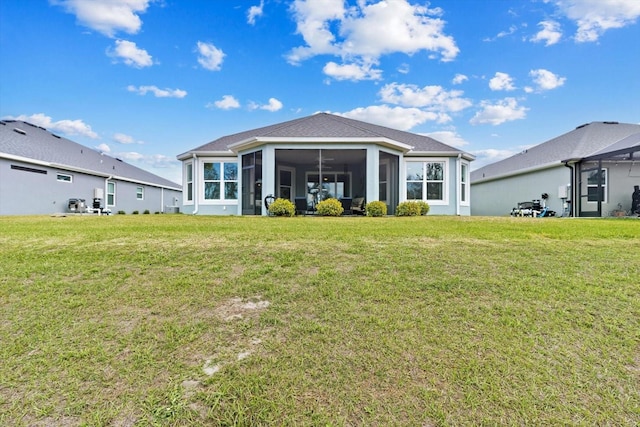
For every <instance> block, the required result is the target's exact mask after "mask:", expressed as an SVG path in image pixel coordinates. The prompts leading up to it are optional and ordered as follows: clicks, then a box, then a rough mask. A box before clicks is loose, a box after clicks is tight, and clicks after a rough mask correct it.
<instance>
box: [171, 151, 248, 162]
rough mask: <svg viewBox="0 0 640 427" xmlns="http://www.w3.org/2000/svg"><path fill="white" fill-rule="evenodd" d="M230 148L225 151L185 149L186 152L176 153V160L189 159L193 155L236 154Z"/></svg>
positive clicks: (228, 155) (215, 155)
mask: <svg viewBox="0 0 640 427" xmlns="http://www.w3.org/2000/svg"><path fill="white" fill-rule="evenodd" d="M236 155H237V153H234V152H233V151H231V150H226V151H187V152H186V153H182V154H178V155H177V156H176V158H177V159H178V160H189V159H192V158H193V157H194V156H195V157H231V156H234V157H235V156H236Z"/></svg>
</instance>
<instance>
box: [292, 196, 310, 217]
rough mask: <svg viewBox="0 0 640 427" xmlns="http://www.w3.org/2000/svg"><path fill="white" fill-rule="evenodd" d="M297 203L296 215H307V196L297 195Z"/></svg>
mask: <svg viewBox="0 0 640 427" xmlns="http://www.w3.org/2000/svg"><path fill="white" fill-rule="evenodd" d="M295 205H296V215H300V214H302V215H306V214H307V211H308V208H309V207H308V205H307V198H306V197H296V198H295Z"/></svg>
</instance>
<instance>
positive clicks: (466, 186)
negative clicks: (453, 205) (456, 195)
mask: <svg viewBox="0 0 640 427" xmlns="http://www.w3.org/2000/svg"><path fill="white" fill-rule="evenodd" d="M469 170H470V165H469V162H464V161H463V162H460V189H459V191H460V205H461V206H469V205H470V204H471V194H470V191H469V190H470V189H471V185H470V178H471V173H470V172H469Z"/></svg>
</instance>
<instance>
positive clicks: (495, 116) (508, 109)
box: [469, 98, 528, 126]
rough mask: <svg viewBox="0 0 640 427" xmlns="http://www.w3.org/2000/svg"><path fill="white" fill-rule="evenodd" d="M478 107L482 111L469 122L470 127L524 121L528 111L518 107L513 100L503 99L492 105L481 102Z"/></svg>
mask: <svg viewBox="0 0 640 427" xmlns="http://www.w3.org/2000/svg"><path fill="white" fill-rule="evenodd" d="M480 107H481V108H482V109H481V110H480V111H478V112H477V113H476V114H475V116H473V118H471V120H470V121H469V123H471V124H472V125H477V124H491V125H494V126H496V125H499V124H502V123H505V122H510V121H513V120H518V119H524V118H525V116H526V115H527V114H526V113H527V111H528V108H525V107H522V106H520V105H518V101H517V100H516V99H515V98H504V99H503V100H500V101H497V102H496V103H493V104H492V103H491V102H489V101H482V102H481V103H480Z"/></svg>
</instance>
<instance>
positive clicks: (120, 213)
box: [118, 211, 127, 215]
mask: <svg viewBox="0 0 640 427" xmlns="http://www.w3.org/2000/svg"><path fill="white" fill-rule="evenodd" d="M126 214H127V213H126V212H125V211H118V215H126Z"/></svg>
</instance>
